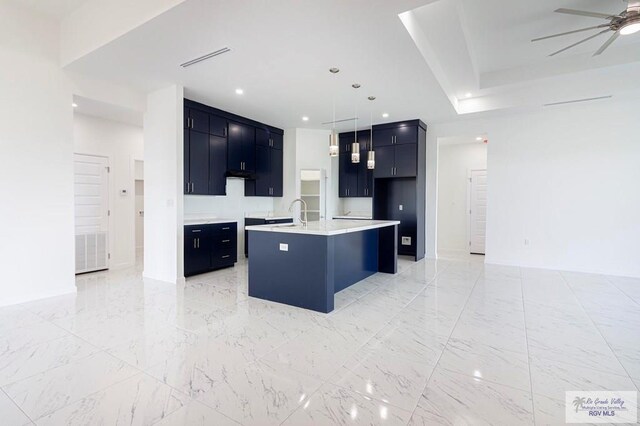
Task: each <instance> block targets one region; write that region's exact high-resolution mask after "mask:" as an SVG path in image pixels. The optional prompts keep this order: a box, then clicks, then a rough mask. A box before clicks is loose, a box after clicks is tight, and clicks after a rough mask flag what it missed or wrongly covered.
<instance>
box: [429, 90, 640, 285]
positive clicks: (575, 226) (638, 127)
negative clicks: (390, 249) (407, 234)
mask: <svg viewBox="0 0 640 426" xmlns="http://www.w3.org/2000/svg"><path fill="white" fill-rule="evenodd" d="M638 110H640V102H639V101H637V100H619V101H615V100H609V101H599V102H592V103H585V104H581V105H580V104H576V105H567V106H559V107H551V108H544V109H542V108H541V109H539V110H537V111H535V112H529V113H523V114H516V115H510V116H504V117H487V118H482V119H475V120H466V121H459V122H454V123H446V124H437V125H432V126H430V127H429V132H428V133H427V135H428V136H427V138H428V144H429V152H432V151H433V149H434V146H435V144H436V142H437V139H438V138H439V137H445V136H455V135H460V134H476V133H477V134H487V135H488V138H489V145H488V164H487V169H488V171H489V172H488V212H487V255H486V262H489V263H502V264H510V265H522V266H531V267H542V268H552V269H563V270H574V271H584V272H596V273H606V274H616V275H629V276H640V261H639V259H640V245H639V244H638V241H640V219H639V218H640V190H638V182H640V166H639V159H640V136H639V135H640V120H638ZM427 162H428V166H427V167H428V168H431V169H432V170H434V169H435V168H436V165H435V164H434V163H435V158H434V156H433V155H431V156H429V155H428V157H427ZM433 186H434V182H433V181H430V182H428V189H427V196H428V199H427V206H428V218H429V217H430V218H433V217H434V216H435V211H434V210H435V190H434V188H433ZM429 224H430V228H428V230H427V237H428V239H429V248H432V247H435V241H434V234H435V232H434V231H435V228H434V224H433V223H432V221H429ZM525 239H528V240H529V241H530V245H529V246H525V245H524V240H525Z"/></svg>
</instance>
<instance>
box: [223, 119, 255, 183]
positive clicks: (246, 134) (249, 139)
mask: <svg viewBox="0 0 640 426" xmlns="http://www.w3.org/2000/svg"><path fill="white" fill-rule="evenodd" d="M255 147H256V141H255V128H254V127H251V126H248V125H246V124H240V123H234V122H232V121H230V122H229V136H228V152H227V169H228V170H235V171H242V172H255V170H256V148H255Z"/></svg>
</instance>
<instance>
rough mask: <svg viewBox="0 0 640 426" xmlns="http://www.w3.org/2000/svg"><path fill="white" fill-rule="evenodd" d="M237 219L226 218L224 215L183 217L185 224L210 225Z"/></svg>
mask: <svg viewBox="0 0 640 426" xmlns="http://www.w3.org/2000/svg"><path fill="white" fill-rule="evenodd" d="M229 222H235V223H237V222H238V221H237V220H235V219H228V218H224V217H185V218H184V224H185V225H212V224H215V223H229Z"/></svg>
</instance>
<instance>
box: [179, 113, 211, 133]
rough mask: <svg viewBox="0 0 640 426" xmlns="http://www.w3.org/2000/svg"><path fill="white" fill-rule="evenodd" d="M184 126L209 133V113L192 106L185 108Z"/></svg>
mask: <svg viewBox="0 0 640 426" xmlns="http://www.w3.org/2000/svg"><path fill="white" fill-rule="evenodd" d="M184 128H185V129H191V130H195V131H197V132H201V133H209V114H207V113H206V112H203V111H199V110H197V109H192V108H186V107H185V108H184Z"/></svg>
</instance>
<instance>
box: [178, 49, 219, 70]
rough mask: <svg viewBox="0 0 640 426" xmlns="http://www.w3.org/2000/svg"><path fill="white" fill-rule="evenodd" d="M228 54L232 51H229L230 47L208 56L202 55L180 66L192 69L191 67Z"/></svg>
mask: <svg viewBox="0 0 640 426" xmlns="http://www.w3.org/2000/svg"><path fill="white" fill-rule="evenodd" d="M227 52H231V49H229V48H228V47H223V48H222V49H219V50H216V51H215V52H211V53H207V54H206V55H202V56H200V57H198V58H195V59H192V60H190V61H187V62H185V63H184V64H180V66H181V67H182V68H187V67H190V66H191V65H195V64H197V63H199V62H202V61H206V60H207V59H211V58H213V57H215V56H219V55H222V54H223V53H227Z"/></svg>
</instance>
